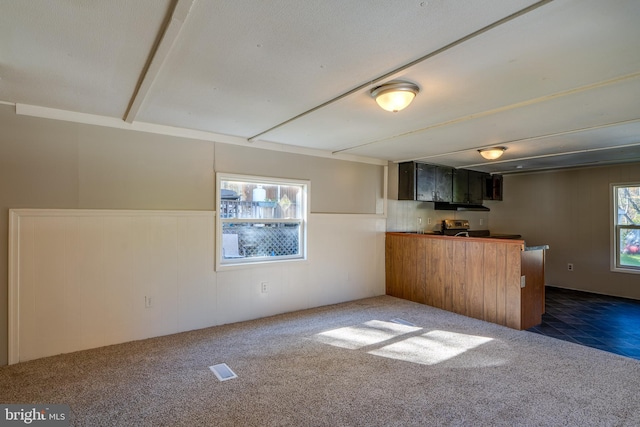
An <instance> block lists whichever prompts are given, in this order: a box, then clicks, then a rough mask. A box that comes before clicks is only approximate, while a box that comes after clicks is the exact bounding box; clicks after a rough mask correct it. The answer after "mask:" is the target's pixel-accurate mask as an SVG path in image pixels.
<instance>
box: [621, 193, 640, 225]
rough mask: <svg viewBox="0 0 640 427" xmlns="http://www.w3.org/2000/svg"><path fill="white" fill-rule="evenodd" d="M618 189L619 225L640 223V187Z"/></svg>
mask: <svg viewBox="0 0 640 427" xmlns="http://www.w3.org/2000/svg"><path fill="white" fill-rule="evenodd" d="M617 189H618V191H617V193H618V194H617V195H618V199H617V207H618V212H617V221H618V222H617V223H618V225H631V224H640V187H618V188H617Z"/></svg>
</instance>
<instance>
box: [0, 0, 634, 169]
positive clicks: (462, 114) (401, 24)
mask: <svg viewBox="0 0 640 427" xmlns="http://www.w3.org/2000/svg"><path fill="white" fill-rule="evenodd" d="M639 41H640V2H639V1H637V0H608V1H606V2H605V1H602V0H555V1H539V2H536V1H528V0H483V1H468V0H455V1H454V0H447V1H445V0H429V1H420V0H394V1H382V0H376V1H371V0H352V1H344V0H323V1H301V0H270V1H255V0H234V1H221V0H218V1H214V0H136V1H130V0H109V1H102V0H93V1H87V0H29V1H13V2H2V4H1V5H0V102H2V103H8V104H15V105H16V110H17V111H22V110H24V111H28V110H29V108H28V107H39V108H40V110H38V109H37V108H36V109H33V108H32V109H31V111H40V112H42V111H49V112H50V111H58V112H59V114H58V116H60V117H63V118H65V119H68V120H74V119H73V117H74V115H75V117H77V118H78V120H80V119H79V118H80V117H84V119H86V117H99V118H104V119H105V123H116V122H122V124H125V125H127V124H128V125H132V126H135V125H146V126H165V127H167V128H166V129H173V128H182V129H185V130H195V131H200V132H201V133H200V134H201V135H204V134H209V133H210V134H211V136H212V138H213V139H214V140H215V139H216V138H217V139H218V140H221V141H224V140H225V138H227V139H228V138H232V139H233V140H234V141H236V142H238V141H240V143H246V144H248V145H252V144H253V145H255V146H265V147H276V146H277V147H280V149H283V150H287V149H290V150H297V151H298V152H299V151H300V150H302V149H311V150H315V151H316V152H317V150H320V152H322V153H325V154H326V153H331V154H330V155H336V156H339V157H342V158H344V157H345V156H359V157H364V158H374V159H383V160H390V161H406V160H421V161H425V162H428V163H436V164H442V165H447V166H453V167H465V168H469V169H476V170H480V171H485V172H491V173H513V172H523V171H531V170H541V169H551V168H559V167H574V166H582V165H594V164H611V163H621V162H629V161H640V46H639ZM391 80H405V81H409V82H413V83H416V84H417V85H418V86H419V87H420V93H419V94H418V96H417V97H416V99H415V100H414V102H413V103H412V104H411V105H410V106H409V107H408V108H407V109H405V110H403V111H400V112H398V113H390V112H386V111H384V110H382V109H381V108H379V107H378V106H377V105H376V103H375V102H374V100H373V99H372V98H371V97H370V95H369V92H370V90H371V89H372V88H374V87H376V86H378V85H380V84H381V83H384V82H386V81H391ZM34 114H37V113H34ZM491 146H504V147H506V148H507V150H506V151H505V153H504V155H503V157H502V158H500V159H499V160H497V161H487V160H484V159H482V158H481V157H480V155H479V154H478V152H477V150H478V149H480V148H486V147H491ZM354 158H355V157H354Z"/></svg>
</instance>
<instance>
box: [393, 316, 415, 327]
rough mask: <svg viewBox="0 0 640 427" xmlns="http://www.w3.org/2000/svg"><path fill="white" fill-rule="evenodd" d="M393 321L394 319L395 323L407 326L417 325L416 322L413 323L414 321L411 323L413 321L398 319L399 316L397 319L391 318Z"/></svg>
mask: <svg viewBox="0 0 640 427" xmlns="http://www.w3.org/2000/svg"><path fill="white" fill-rule="evenodd" d="M391 321H392V322H393V323H397V324H399V325H405V326H416V325H415V324H413V323H411V322H408V321H406V320H404V319H398V318H396V319H391Z"/></svg>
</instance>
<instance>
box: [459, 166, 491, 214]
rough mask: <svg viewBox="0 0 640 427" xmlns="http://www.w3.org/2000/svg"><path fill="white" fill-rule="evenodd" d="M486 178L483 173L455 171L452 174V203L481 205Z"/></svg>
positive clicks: (464, 170)
mask: <svg viewBox="0 0 640 427" xmlns="http://www.w3.org/2000/svg"><path fill="white" fill-rule="evenodd" d="M487 176H489V175H488V174H486V173H484V172H478V171H473V170H469V169H456V170H455V171H454V172H453V203H461V204H472V205H476V204H477V205H480V204H482V200H483V196H484V192H485V178H486V177H487Z"/></svg>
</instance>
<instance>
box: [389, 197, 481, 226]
mask: <svg viewBox="0 0 640 427" xmlns="http://www.w3.org/2000/svg"><path fill="white" fill-rule="evenodd" d="M489 214H490V212H483V211H441V210H434V209H433V203H429V202H423V203H420V202H415V201H413V200H393V199H389V200H388V204H387V231H419V228H420V227H421V228H422V230H421V231H425V232H428V231H440V229H441V226H442V221H443V220H445V219H466V220H469V228H470V229H471V230H489V225H490V224H489ZM429 219H431V224H429V223H428V222H429ZM420 223H421V224H420Z"/></svg>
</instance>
